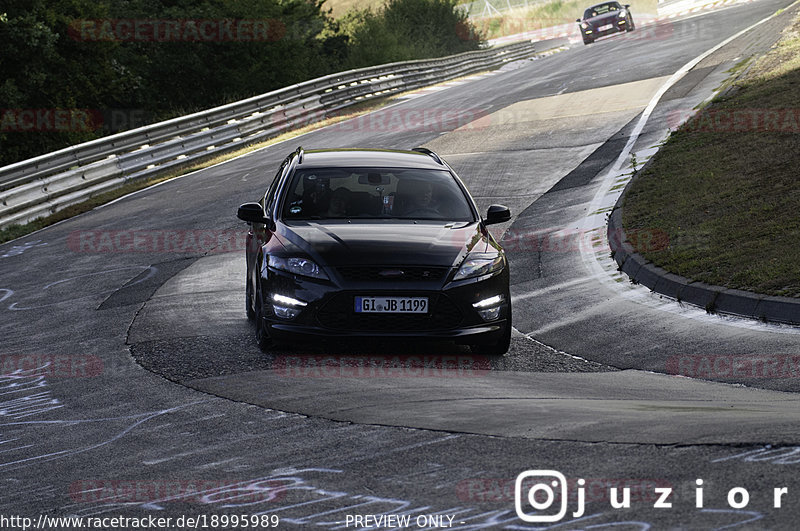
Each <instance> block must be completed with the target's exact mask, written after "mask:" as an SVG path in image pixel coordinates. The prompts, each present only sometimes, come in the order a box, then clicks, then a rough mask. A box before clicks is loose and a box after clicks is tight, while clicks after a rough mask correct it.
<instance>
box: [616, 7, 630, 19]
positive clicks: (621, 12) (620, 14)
mask: <svg viewBox="0 0 800 531" xmlns="http://www.w3.org/2000/svg"><path fill="white" fill-rule="evenodd" d="M617 16H618V17H619V18H625V17H627V16H628V12H627V11H625V10H624V9H622V10H620V12H619V13H617Z"/></svg>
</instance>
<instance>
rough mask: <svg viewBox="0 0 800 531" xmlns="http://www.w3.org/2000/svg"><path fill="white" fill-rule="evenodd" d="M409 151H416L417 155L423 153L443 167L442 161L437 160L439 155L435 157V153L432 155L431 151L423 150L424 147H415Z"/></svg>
mask: <svg viewBox="0 0 800 531" xmlns="http://www.w3.org/2000/svg"><path fill="white" fill-rule="evenodd" d="M411 151H416V152H418V153H425V154H426V155H428V156H429V157H431V158H432V159H433V160H435V161H436V162H438V163H439V164H441V165H442V166H444V162H442V159H440V158H439V155H437V154H436V153H434V152H433V151H431V150H430V149H428V148H424V147H415V148H413V149H412V150H411Z"/></svg>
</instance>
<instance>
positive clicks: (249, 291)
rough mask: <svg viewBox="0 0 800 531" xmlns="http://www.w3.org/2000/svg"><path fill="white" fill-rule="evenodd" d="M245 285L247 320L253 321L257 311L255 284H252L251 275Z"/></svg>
mask: <svg viewBox="0 0 800 531" xmlns="http://www.w3.org/2000/svg"><path fill="white" fill-rule="evenodd" d="M245 286H246V287H245V291H244V293H245V295H244V311H245V314H247V320H248V321H253V320H254V319H255V318H256V311H255V310H254V309H253V306H254V304H253V286H252V284H250V275H247V278H246V280H245Z"/></svg>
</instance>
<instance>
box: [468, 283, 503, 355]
mask: <svg viewBox="0 0 800 531" xmlns="http://www.w3.org/2000/svg"><path fill="white" fill-rule="evenodd" d="M506 299H507V300H509V301H510V300H511V297H509V296H506ZM493 336H494V338H493V340H492V341H490V342H486V343H476V344H474V345H471V346H470V349H471V350H472V352H473V353H474V354H478V355H481V356H494V357H500V356H504V355H505V354H506V352H508V349H509V347H511V305H510V304H509V306H508V316H507V317H506V324H505V326H504V327H503V329H502V330H500V331H499V332H493Z"/></svg>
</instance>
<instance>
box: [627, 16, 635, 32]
mask: <svg viewBox="0 0 800 531" xmlns="http://www.w3.org/2000/svg"><path fill="white" fill-rule="evenodd" d="M635 29H636V24H634V23H633V17H631V18H630V19H628V27H627V28H626V30H625V31H633V30H635Z"/></svg>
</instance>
